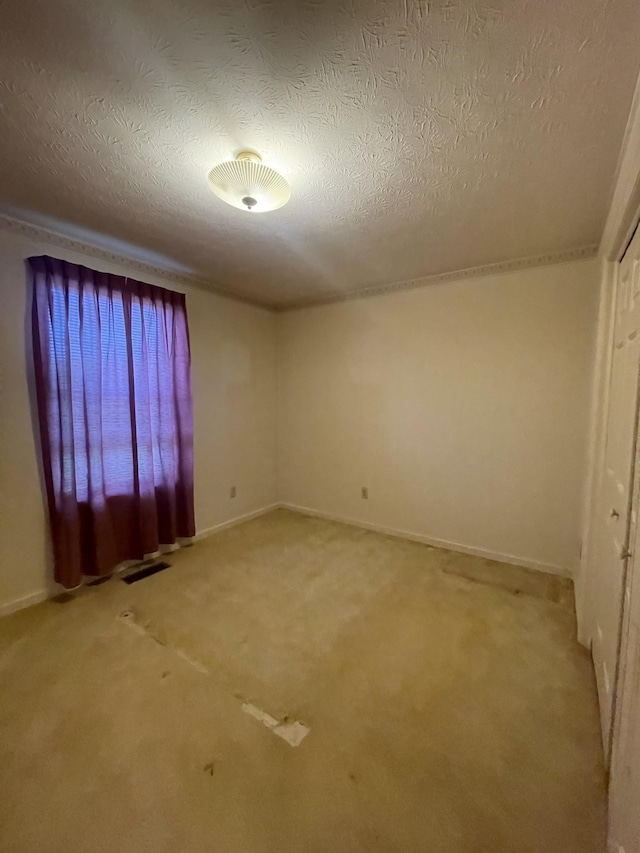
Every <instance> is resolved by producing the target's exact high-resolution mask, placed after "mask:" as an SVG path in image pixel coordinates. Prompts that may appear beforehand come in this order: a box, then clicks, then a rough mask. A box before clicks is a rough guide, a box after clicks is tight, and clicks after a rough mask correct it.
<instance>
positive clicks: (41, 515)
mask: <svg viewBox="0 0 640 853" xmlns="http://www.w3.org/2000/svg"><path fill="white" fill-rule="evenodd" d="M33 254H51V255H54V256H56V257H63V258H65V259H67V260H70V261H74V262H77V263H84V264H86V265H87V266H91V267H93V268H96V269H102V270H105V271H108V272H119V273H127V269H126V267H123V266H119V265H116V264H111V263H106V262H104V261H101V260H96V259H94V258H90V257H84V256H82V255H79V254H78V253H76V252H71V251H67V250H64V249H59V248H54V247H52V246H51V245H46V244H39V243H37V242H35V241H34V240H32V239H29V238H26V237H23V236H17V235H14V234H9V233H5V232H0V367H1V375H0V612H2V610H3V609H8V608H10V607H11V606H13V605H14V604H15V603H17V602H18V600H20V599H26V600H27V601H29V600H35V599H37V598H38V597H39V596H42V594H43V593H44V592H46V591H51V590H52V584H51V581H50V580H49V578H50V575H51V568H50V562H49V560H50V558H49V546H48V537H47V521H46V514H45V507H44V504H43V498H42V489H41V484H40V477H39V471H38V463H37V458H36V452H35V445H34V435H33V428H32V414H31V407H30V402H29V390H28V383H27V366H28V365H29V364H30V353H29V351H28V348H29V344H28V340H27V338H28V336H27V335H26V333H25V324H26V319H27V305H26V295H27V290H26V275H25V266H24V258H26V257H28V256H29V255H33ZM128 274H130V275H131V276H132V277H134V278H143V279H145V280H147V281H152V283H157V284H161V285H162V284H164V285H166V286H168V287H171V288H173V289H179V290H184V291H185V292H186V293H187V311H188V316H189V327H190V335H191V350H192V378H193V395H194V417H195V475H196V480H195V503H196V525H197V529H198V531H199V532H201V531H205V530H207V529H209V528H211V527H214V526H216V525H218V524H221V523H223V522H225V521H228V520H230V519H232V518H235V517H237V516H240V515H243V514H245V513H250V512H252V511H255V510H259V509H261V508H262V507H265V506H268V505H270V504H272V503H274V501H275V500H276V492H275V489H276V472H275V464H276V433H275V428H276V411H275V406H276V341H275V333H276V318H275V315H274V314H272V313H270V312H268V311H264V310H262V309H259V308H253V307H251V306H247V305H243V304H241V303H238V302H233V301H231V300H228V299H224V298H221V297H218V296H216V295H214V294H209V293H206V292H204V291H201V290H197V289H194V288H187V287H184V288H182V287H179V286H176V285H174V284H171V283H167V282H163V281H162V280H161V279H153V278H151V277H149V276H143V275H141V274H140V273H136V272H133V271H129V272H128ZM231 485H235V486H236V487H237V492H238V493H237V497H236V498H235V499H234V500H231V499H230V498H229V487H230V486H231Z"/></svg>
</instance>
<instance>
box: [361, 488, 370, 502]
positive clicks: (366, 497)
mask: <svg viewBox="0 0 640 853" xmlns="http://www.w3.org/2000/svg"><path fill="white" fill-rule="evenodd" d="M362 500H363V501H368V500H369V489H368V488H367V486H363V487H362Z"/></svg>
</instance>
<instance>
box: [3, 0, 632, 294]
mask: <svg viewBox="0 0 640 853" xmlns="http://www.w3.org/2000/svg"><path fill="white" fill-rule="evenodd" d="M639 37H640V4H639V3H638V2H637V0H610V2H606V0H502V2H500V0H490V2H482V0H467V2H455V0H338V1H337V2H331V1H330V2H326V0H325V2H323V1H322V0H287V2H275V0H218V2H211V0H181V2H175V0H128V2H127V0H109V2H104V0H100V2H97V0H57V2H51V0H30V2H25V0H0V155H1V156H0V207H2V209H4V210H5V211H10V212H11V213H13V214H14V215H16V214H17V215H18V216H21V217H22V218H24V219H27V220H30V221H32V222H33V221H37V222H39V223H41V224H50V225H54V226H55V227H56V228H57V230H58V231H60V230H62V231H64V232H65V233H67V234H74V233H75V234H77V233H80V232H78V230H77V229H84V231H83V232H82V233H85V234H87V233H93V234H99V235H102V237H101V238H100V239H101V240H102V241H103V243H104V241H105V240H106V238H109V240H111V241H113V242H114V245H115V244H118V245H122V244H128V247H129V248H128V250H127V251H128V253H129V254H131V253H132V252H133V251H134V250H133V249H131V248H130V247H137V250H140V251H141V252H142V251H144V253H145V257H147V258H148V257H155V258H156V260H157V259H158V257H160V258H164V259H166V263H167V264H168V263H169V261H170V262H171V265H172V266H173V268H174V269H183V270H185V271H187V272H189V273H193V274H194V275H196V276H198V277H201V278H205V279H207V280H209V281H211V282H212V283H214V284H217V285H219V286H222V287H223V288H225V289H228V290H233V291H235V292H237V293H239V294H244V295H246V296H249V297H251V298H253V299H257V300H259V301H262V302H265V303H271V304H276V303H287V302H298V301H301V300H306V299H315V298H318V297H321V296H331V295H334V294H337V293H341V292H343V291H348V290H356V289H361V288H365V287H370V286H379V285H381V284H386V283H389V282H397V281H403V280H405V279H413V278H417V277H422V276H428V275H434V274H437V273H441V272H446V271H449V270H459V269H463V268H466V267H471V266H477V265H483V264H489V263H495V262H500V261H504V260H508V259H515V258H521V257H524V256H531V255H538V254H542V253H552V252H559V251H562V250H565V249H569V248H575V247H580V246H585V245H588V244H592V243H594V242H597V241H598V240H599V238H600V234H601V230H602V226H603V223H604V215H605V213H606V208H607V203H608V200H609V195H610V192H611V187H612V180H613V176H614V171H615V166H616V161H617V156H618V152H619V149H620V145H621V141H622V135H623V131H624V126H625V122H626V118H627V115H628V111H629V107H630V103H631V97H632V94H633V87H634V84H635V78H636V74H637V71H638V60H639V59H640V52H639V51H638V44H639V43H640V39H639ZM244 148H252V149H255V150H257V151H259V152H260V153H261V154H262V156H263V159H264V161H265V162H266V163H267V164H268V165H271V166H274V167H275V168H277V169H279V170H281V171H282V172H283V173H284V174H285V175H286V176H287V178H288V179H289V181H290V183H291V186H292V192H293V195H292V199H291V201H290V202H289V204H288V205H286V206H285V207H284V208H282V209H280V210H278V211H275V212H272V213H265V214H255V213H254V214H250V213H245V212H243V211H239V210H236V209H234V208H232V207H229V206H227V205H225V204H224V203H222V202H221V201H220V200H219V199H217V198H216V197H215V196H214V195H213V194H212V193H211V191H210V189H209V188H208V186H207V181H206V175H207V172H208V170H209V169H210V168H211V167H212V166H213V165H214V164H215V163H217V162H218V161H220V160H223V159H228V158H230V157H232V156H233V155H234V154H235V153H236V152H238V151H239V150H241V149H244ZM141 256H142V255H141ZM162 262H163V263H164V261H162Z"/></svg>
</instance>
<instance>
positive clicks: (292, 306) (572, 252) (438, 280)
mask: <svg viewBox="0 0 640 853" xmlns="http://www.w3.org/2000/svg"><path fill="white" fill-rule="evenodd" d="M597 253H598V245H597V243H593V244H591V245H588V246H579V247H577V248H575V249H565V250H563V251H561V252H548V253H547V254H544V255H533V256H529V257H526V258H516V259H514V260H511V261H500V262H498V263H495V264H485V265H484V266H481V267H467V268H466V269H461V270H452V271H451V272H444V273H437V274H436V275H427V276H423V277H422V278H412V279H409V280H407V281H396V282H392V283H390V284H380V285H375V286H374V287H363V288H361V289H360V290H353V291H351V292H350V293H340V294H331V296H326V297H322V296H320V297H316V298H311V299H305V300H297V301H295V302H285V303H281V304H279V305H276V306H275V310H276V311H278V312H286V311H296V310H300V309H302V308H312V307H314V306H316V305H328V304H331V303H334V302H346V301H348V300H351V299H365V298H367V297H369V296H383V295H385V294H388V293H399V292H402V291H404V290H418V289H419V288H421V287H428V286H430V285H433V284H446V283H447V282H451V281H459V280H460V279H467V278H482V277H483V276H488V275H504V274H506V273H510V272H516V271H518V270H527V269H533V268H535V267H548V266H555V265H556V264H568V263H571V262H573V261H587V260H590V259H591V258H595V256H596V255H597Z"/></svg>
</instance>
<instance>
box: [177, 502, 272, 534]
mask: <svg viewBox="0 0 640 853" xmlns="http://www.w3.org/2000/svg"><path fill="white" fill-rule="evenodd" d="M280 506H281V504H279V503H273V504H269V506H263V507H262V508H261V509H254V510H253V512H246V513H245V514H244V515H237V516H236V517H235V518H230V519H229V521H223V522H222V523H221V524H216V525H214V526H213V527H205V528H204V529H203V530H198V532H197V533H196V535H195V536H194V537H193V541H194V542H197V541H198V540H200V539H206V538H207V537H208V536H213V534H214V533H220V532H221V531H222V530H227V529H228V528H229V527H235V526H236V524H242V523H243V522H245V521H251V520H252V519H254V518H259V517H260V516H261V515H266V514H267V513H268V512H273V510H274V509H279V508H280Z"/></svg>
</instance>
